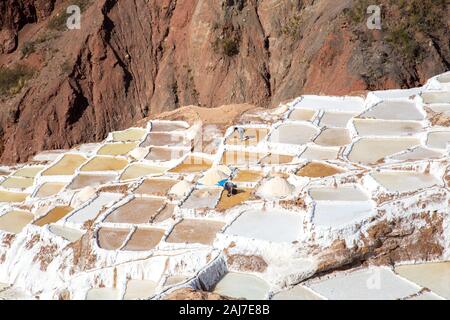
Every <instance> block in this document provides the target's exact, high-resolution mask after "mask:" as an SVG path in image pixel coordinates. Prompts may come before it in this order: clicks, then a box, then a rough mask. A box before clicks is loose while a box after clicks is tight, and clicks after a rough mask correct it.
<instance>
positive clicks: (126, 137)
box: [111, 128, 147, 142]
mask: <svg viewBox="0 0 450 320" xmlns="http://www.w3.org/2000/svg"><path fill="white" fill-rule="evenodd" d="M146 134H147V130H145V129H142V128H129V129H127V130H124V131H116V132H113V133H112V134H111V135H112V140H113V141H116V142H126V141H138V140H141V139H143V138H144V136H145V135H146Z"/></svg>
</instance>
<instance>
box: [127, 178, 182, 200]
mask: <svg viewBox="0 0 450 320" xmlns="http://www.w3.org/2000/svg"><path fill="white" fill-rule="evenodd" d="M177 182H178V180H175V179H158V178H153V179H146V180H144V181H143V182H142V183H141V184H140V185H139V187H138V188H137V189H136V190H134V194H148V195H154V196H165V195H167V193H168V192H169V190H170V189H171V188H172V187H173V186H174V185H175V184H177Z"/></svg>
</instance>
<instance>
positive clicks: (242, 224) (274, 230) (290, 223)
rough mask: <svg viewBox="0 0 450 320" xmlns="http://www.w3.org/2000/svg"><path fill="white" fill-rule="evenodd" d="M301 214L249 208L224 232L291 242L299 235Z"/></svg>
mask: <svg viewBox="0 0 450 320" xmlns="http://www.w3.org/2000/svg"><path fill="white" fill-rule="evenodd" d="M302 221H303V220H302V215H301V214H299V213H293V212H288V211H281V210H273V211H262V210H249V211H245V212H243V213H242V214H241V215H240V216H239V217H238V218H237V219H236V220H234V221H233V222H232V223H231V225H230V226H229V227H228V228H227V229H226V230H225V232H224V233H225V234H228V235H236V236H241V237H245V238H250V239H259V240H265V241H272V242H292V241H295V240H297V238H298V237H299V235H300V227H301V225H302Z"/></svg>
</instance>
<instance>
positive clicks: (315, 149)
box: [300, 145, 339, 161]
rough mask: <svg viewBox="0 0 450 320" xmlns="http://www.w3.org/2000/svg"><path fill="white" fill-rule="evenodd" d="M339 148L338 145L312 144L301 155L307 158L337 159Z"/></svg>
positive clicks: (301, 157)
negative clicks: (323, 145) (322, 145)
mask: <svg viewBox="0 0 450 320" xmlns="http://www.w3.org/2000/svg"><path fill="white" fill-rule="evenodd" d="M338 153H339V148H336V147H321V146H316V145H311V146H308V147H306V149H305V150H304V151H303V152H302V154H301V155H300V159H305V160H309V161H312V160H335V159H337V157H338Z"/></svg>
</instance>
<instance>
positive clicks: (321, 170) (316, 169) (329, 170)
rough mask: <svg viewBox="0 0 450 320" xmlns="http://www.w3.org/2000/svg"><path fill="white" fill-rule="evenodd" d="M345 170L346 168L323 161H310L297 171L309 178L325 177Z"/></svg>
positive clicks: (298, 173) (299, 174)
mask: <svg viewBox="0 0 450 320" xmlns="http://www.w3.org/2000/svg"><path fill="white" fill-rule="evenodd" d="M342 172H345V170H344V169H341V168H338V167H336V166H332V165H329V164H327V163H323V162H315V161H312V162H309V163H307V164H306V165H304V166H303V167H301V168H300V169H299V170H298V171H297V173H296V174H297V175H298V176H301V177H308V178H323V177H328V176H332V175H335V174H339V173H342Z"/></svg>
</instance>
